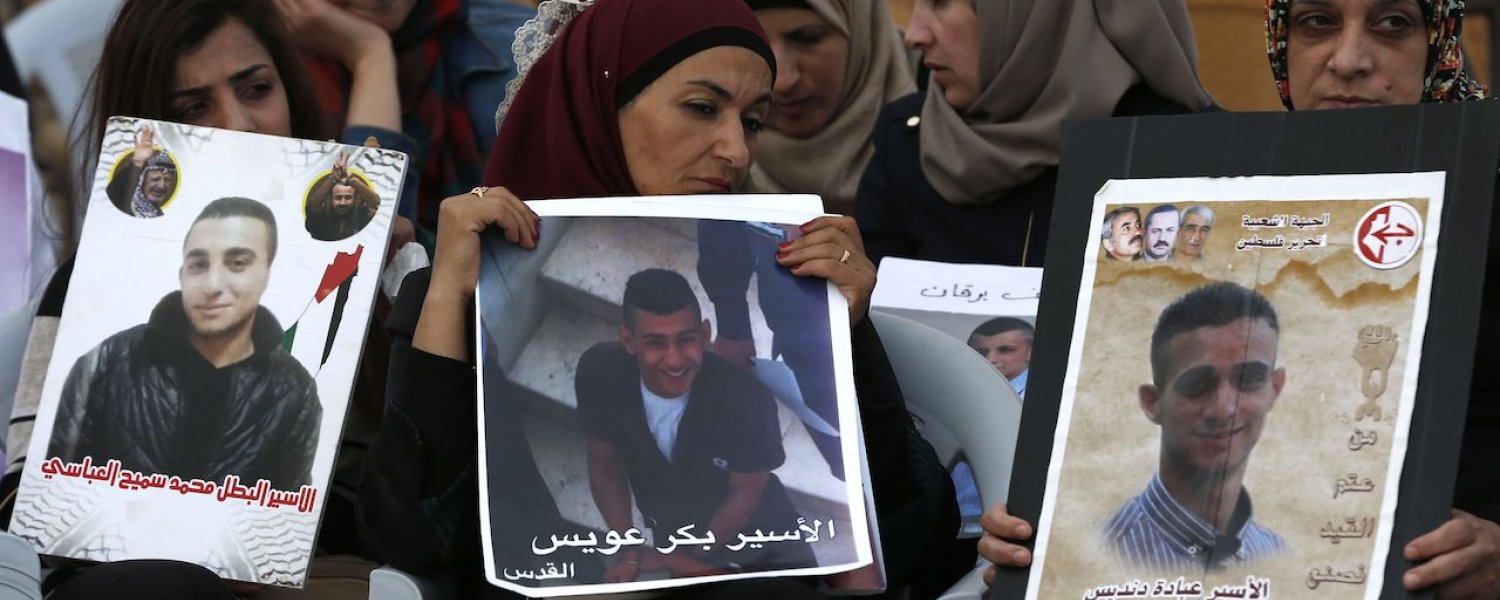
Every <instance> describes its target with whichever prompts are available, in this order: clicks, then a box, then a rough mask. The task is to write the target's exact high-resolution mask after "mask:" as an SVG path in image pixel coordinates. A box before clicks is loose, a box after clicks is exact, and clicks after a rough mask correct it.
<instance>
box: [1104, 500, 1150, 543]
mask: <svg viewBox="0 0 1500 600" xmlns="http://www.w3.org/2000/svg"><path fill="white" fill-rule="evenodd" d="M1142 502H1143V500H1142V498H1141V497H1140V496H1132V497H1131V498H1130V499H1129V500H1126V501H1125V503H1124V504H1121V505H1120V508H1118V509H1116V510H1115V514H1113V515H1111V516H1110V517H1109V519H1108V520H1106V521H1105V522H1104V527H1102V528H1100V533H1101V534H1103V536H1104V539H1106V540H1108V541H1111V542H1117V541H1119V540H1121V539H1123V538H1124V537H1126V536H1128V535H1130V533H1131V532H1133V531H1138V530H1139V529H1141V528H1142V527H1144V526H1145V520H1146V518H1147V516H1146V510H1145V507H1144V506H1142Z"/></svg>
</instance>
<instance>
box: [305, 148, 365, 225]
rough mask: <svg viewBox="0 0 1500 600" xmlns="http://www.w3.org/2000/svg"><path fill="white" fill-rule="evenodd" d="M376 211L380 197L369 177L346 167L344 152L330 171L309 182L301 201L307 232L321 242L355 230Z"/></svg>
mask: <svg viewBox="0 0 1500 600" xmlns="http://www.w3.org/2000/svg"><path fill="white" fill-rule="evenodd" d="M378 210H380V196H378V195H376V194H375V188H374V186H372V185H371V184H370V180H369V179H367V178H365V176H364V175H363V174H362V173H359V172H356V171H353V170H351V169H350V168H349V155H348V154H340V155H339V158H338V160H336V161H334V163H333V170H331V171H329V172H328V173H326V174H324V175H323V176H321V177H319V178H318V179H317V180H316V181H314V182H313V184H312V187H311V188H309V189H308V191H307V198H305V199H304V200H303V204H302V213H303V214H304V215H306V217H307V223H306V224H307V232H308V233H309V234H312V236H313V239H315V240H322V241H325V242H336V241H339V240H342V239H346V238H348V237H349V236H352V235H354V234H356V233H359V232H360V230H362V229H364V228H365V225H369V224H370V219H373V218H375V213H376V211H378Z"/></svg>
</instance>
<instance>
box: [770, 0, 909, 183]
mask: <svg viewBox="0 0 1500 600" xmlns="http://www.w3.org/2000/svg"><path fill="white" fill-rule="evenodd" d="M806 2H807V4H808V6H811V7H812V8H813V10H816V11H817V12H818V14H819V15H821V16H822V17H823V19H824V20H826V21H828V23H829V24H830V25H832V26H833V27H834V28H835V29H837V30H838V31H839V32H840V33H843V34H844V35H845V36H847V37H848V38H849V63H848V66H847V67H846V68H845V71H844V87H843V90H842V91H840V92H839V100H838V105H837V108H835V109H834V111H833V115H834V116H833V118H832V119H830V120H829V121H828V125H827V126H825V127H824V128H823V130H822V131H819V132H818V133H816V134H813V135H812V137H808V138H805V139H800V140H798V139H792V138H789V137H787V136H784V135H781V134H779V133H776V132H774V131H770V130H767V131H766V132H764V133H762V134H761V135H760V142H759V149H758V150H757V151H756V160H755V165H754V166H753V167H751V170H750V177H749V179H748V180H747V181H746V184H745V185H746V188H747V189H748V190H749V191H752V192H762V193H787V192H791V193H803V194H818V195H821V196H822V197H823V200H824V202H827V203H828V204H830V205H833V206H835V207H849V206H853V204H854V195H855V192H856V191H857V190H858V188H859V178H860V176H861V175H863V174H864V172H865V165H866V164H867V163H869V162H870V156H871V155H872V154H874V153H875V146H874V144H873V143H872V142H871V140H870V136H871V134H872V133H873V132H874V130H875V119H876V118H877V117H878V116H879V115H880V107H882V106H884V105H885V104H886V103H888V102H891V101H893V100H896V99H897V98H900V97H902V96H905V95H907V94H910V93H912V92H913V91H916V89H917V88H916V85H915V84H914V83H913V78H912V74H911V66H910V64H909V63H908V62H907V60H906V54H905V52H904V49H903V48H902V45H901V36H900V34H899V33H898V32H897V31H896V25H895V22H894V21H893V20H892V19H891V12H890V7H889V6H888V3H887V2H886V1H885V0H806Z"/></svg>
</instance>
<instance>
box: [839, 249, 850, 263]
mask: <svg viewBox="0 0 1500 600" xmlns="http://www.w3.org/2000/svg"><path fill="white" fill-rule="evenodd" d="M849 256H850V255H849V250H848V249H847V248H846V249H844V255H843V256H840V257H839V264H841V265H847V264H849Z"/></svg>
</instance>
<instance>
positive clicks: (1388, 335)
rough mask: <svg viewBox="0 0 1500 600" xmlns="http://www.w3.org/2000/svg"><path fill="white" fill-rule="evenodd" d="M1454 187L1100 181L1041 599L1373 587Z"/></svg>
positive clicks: (1400, 180) (1330, 592) (1055, 459)
mask: <svg viewBox="0 0 1500 600" xmlns="http://www.w3.org/2000/svg"><path fill="white" fill-rule="evenodd" d="M1444 190H1445V188H1444V173H1441V172H1433V173H1413V174H1381V175H1327V176H1298V177H1248V178H1233V179H1150V180H1145V179H1143V180H1113V181H1109V182H1108V183H1107V184H1106V185H1105V186H1104V188H1103V189H1102V190H1100V191H1099V193H1098V194H1097V196H1096V197H1095V200H1094V204H1093V211H1092V212H1093V214H1092V220H1091V221H1090V225H1091V226H1093V227H1097V229H1096V230H1095V231H1096V232H1097V233H1096V234H1095V235H1092V236H1090V239H1089V244H1088V248H1087V249H1086V250H1085V252H1084V260H1083V263H1084V264H1083V270H1082V273H1083V276H1082V282H1083V285H1082V287H1081V291H1080V294H1079V296H1078V300H1077V312H1076V313H1075V314H1076V316H1075V320H1076V323H1075V326H1074V337H1073V340H1072V344H1071V346H1070V348H1071V350H1070V355H1069V357H1068V363H1067V365H1068V366H1067V371H1066V376H1065V379H1064V384H1063V389H1062V396H1061V404H1060V409H1059V413H1058V426H1057V429H1056V433H1055V438H1054V442H1053V452H1052V455H1051V462H1050V465H1049V467H1048V471H1047V491H1046V496H1045V499H1044V501H1043V504H1042V512H1041V518H1040V519H1039V523H1038V533H1039V535H1038V538H1037V542H1036V547H1035V560H1034V563H1033V568H1032V569H1031V570H1030V575H1029V577H1030V579H1029V582H1028V587H1027V597H1028V598H1099V597H1142V598H1144V597H1173V598H1181V597H1186V598H1211V597H1225V596H1228V597H1244V598H1272V597H1282V598H1376V597H1379V594H1380V591H1381V589H1382V586H1383V585H1385V584H1386V583H1387V582H1385V581H1383V577H1384V575H1385V569H1384V565H1385V564H1386V558H1387V555H1388V553H1390V552H1392V547H1393V544H1392V539H1391V537H1392V527H1393V522H1394V516H1395V512H1396V499H1397V491H1398V486H1399V483H1400V481H1401V475H1402V466H1403V461H1404V460H1405V458H1406V452H1407V443H1408V440H1409V437H1410V432H1409V424H1410V420H1411V416H1412V413H1413V407H1414V401H1415V398H1416V389H1417V377H1416V374H1417V367H1418V365H1419V361H1420V359H1421V351H1420V349H1421V348H1422V344H1423V339H1424V335H1425V333H1426V329H1427V317H1428V304H1429V297H1430V293H1431V289H1432V271H1433V264H1434V261H1435V260H1436V248H1437V243H1438V236H1439V231H1438V223H1439V222H1440V220H1441V217H1442V211H1443V199H1444ZM1174 228H1175V233H1173V232H1172V231H1171V230H1172V229H1174ZM1153 230H1154V232H1153ZM1164 236H1170V237H1171V243H1169V244H1167V245H1166V247H1165V248H1163V247H1162V246H1157V248H1158V249H1159V250H1160V251H1158V252H1156V253H1155V254H1156V256H1154V257H1153V256H1150V255H1148V249H1151V248H1152V246H1153V242H1154V241H1156V239H1157V238H1160V237H1164ZM1153 258H1156V259H1153ZM1396 548H1397V549H1396V550H1395V551H1397V552H1399V546H1396Z"/></svg>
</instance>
